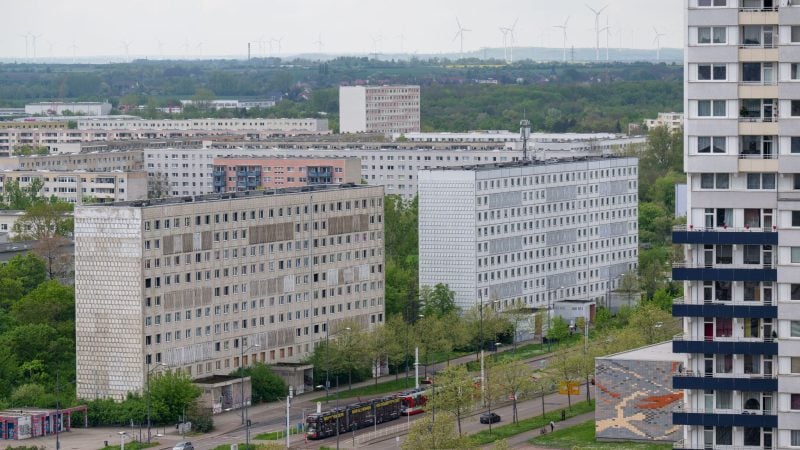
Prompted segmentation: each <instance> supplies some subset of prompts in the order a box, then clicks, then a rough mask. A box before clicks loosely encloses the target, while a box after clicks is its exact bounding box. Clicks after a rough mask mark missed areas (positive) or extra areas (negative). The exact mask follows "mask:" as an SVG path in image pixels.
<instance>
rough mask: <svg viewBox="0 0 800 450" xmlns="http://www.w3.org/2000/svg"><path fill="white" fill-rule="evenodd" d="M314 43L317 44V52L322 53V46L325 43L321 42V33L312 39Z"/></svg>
mask: <svg viewBox="0 0 800 450" xmlns="http://www.w3.org/2000/svg"><path fill="white" fill-rule="evenodd" d="M314 43H315V44H317V51H318V52H319V53H322V48H323V47H325V44H323V43H322V35H321V34H318V35H317V40H316V41H314Z"/></svg>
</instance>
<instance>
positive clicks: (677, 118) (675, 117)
mask: <svg viewBox="0 0 800 450" xmlns="http://www.w3.org/2000/svg"><path fill="white" fill-rule="evenodd" d="M644 126H645V127H647V129H648V130H652V129H653V128H656V127H667V129H668V130H669V131H671V132H676V131H682V130H683V113H676V112H661V113H658V117H656V118H655V119H645V121H644Z"/></svg>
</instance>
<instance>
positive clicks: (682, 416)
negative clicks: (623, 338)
mask: <svg viewBox="0 0 800 450" xmlns="http://www.w3.org/2000/svg"><path fill="white" fill-rule="evenodd" d="M684 10H685V14H686V27H685V29H684V33H685V41H686V43H687V45H686V48H685V55H686V58H685V61H686V63H685V65H684V83H685V86H684V111H686V114H687V115H686V123H685V141H684V149H685V154H684V168H685V170H686V172H687V176H688V196H687V200H688V201H687V227H686V229H681V230H676V231H675V232H673V243H676V244H685V246H684V258H685V259H684V261H683V262H681V263H679V264H676V265H675V266H674V268H673V272H672V276H673V279H675V280H679V281H683V283H684V289H683V290H684V295H685V297H684V298H683V299H680V300H677V301H676V302H675V304H674V305H673V315H674V316H676V317H680V318H682V320H683V325H684V333H683V336H681V337H680V338H676V339H675V341H674V342H673V350H674V351H675V352H676V353H686V354H687V356H688V364H687V365H686V368H685V369H686V370H685V371H683V372H682V373H680V374H676V375H675V377H674V378H673V385H674V387H675V388H677V389H684V399H683V402H682V403H681V404H680V405H679V407H678V408H677V409H676V410H675V412H674V413H673V423H674V424H675V425H680V426H683V433H684V440H683V441H682V442H681V443H680V444H679V447H680V448H687V449H695V448H701V449H705V448H715V449H716V448H718V449H730V448H742V449H778V448H779V449H788V448H796V447H800V203H798V200H800V156H798V155H800V70H798V68H800V4H798V2H797V1H791V2H787V1H786V0H782V1H779V0H688V1H686V2H685V3H684Z"/></svg>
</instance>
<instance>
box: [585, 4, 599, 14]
mask: <svg viewBox="0 0 800 450" xmlns="http://www.w3.org/2000/svg"><path fill="white" fill-rule="evenodd" d="M586 7H587V8H589V10H590V11H591V12H593V13H594V15H597V14H598V12H597V11H595V9H594V8H592V7H591V6H589V5H586Z"/></svg>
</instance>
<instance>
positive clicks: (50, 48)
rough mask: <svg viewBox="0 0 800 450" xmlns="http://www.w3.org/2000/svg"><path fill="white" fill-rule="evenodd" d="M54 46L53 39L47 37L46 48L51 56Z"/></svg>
mask: <svg viewBox="0 0 800 450" xmlns="http://www.w3.org/2000/svg"><path fill="white" fill-rule="evenodd" d="M54 46H55V44H53V41H51V40H49V39H48V40H47V48H48V50H49V52H48V53H49V54H50V57H51V58H52V57H53V47H54Z"/></svg>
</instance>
